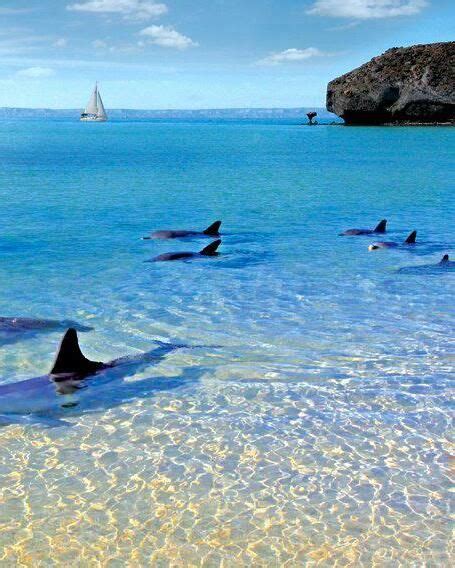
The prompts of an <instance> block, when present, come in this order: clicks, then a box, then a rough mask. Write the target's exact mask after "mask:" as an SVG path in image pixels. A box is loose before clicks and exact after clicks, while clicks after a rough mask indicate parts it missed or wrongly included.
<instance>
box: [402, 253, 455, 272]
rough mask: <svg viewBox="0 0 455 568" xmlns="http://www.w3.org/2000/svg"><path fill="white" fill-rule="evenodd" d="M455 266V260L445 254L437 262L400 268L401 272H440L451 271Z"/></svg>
mask: <svg viewBox="0 0 455 568" xmlns="http://www.w3.org/2000/svg"><path fill="white" fill-rule="evenodd" d="M454 268H455V261H453V260H450V259H449V255H448V254H445V255H444V256H443V257H442V258H441V260H440V261H439V262H437V263H436V264H421V265H418V266H404V267H402V268H400V269H399V270H398V272H400V273H401V274H440V273H441V272H445V271H447V272H451V271H452V269H454Z"/></svg>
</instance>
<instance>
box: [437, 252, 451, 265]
mask: <svg viewBox="0 0 455 568" xmlns="http://www.w3.org/2000/svg"><path fill="white" fill-rule="evenodd" d="M446 262H449V255H448V254H445V255H444V256H443V257H442V258H441V260H440V261H439V264H445V263H446Z"/></svg>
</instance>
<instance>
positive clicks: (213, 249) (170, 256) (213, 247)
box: [151, 239, 221, 262]
mask: <svg viewBox="0 0 455 568" xmlns="http://www.w3.org/2000/svg"><path fill="white" fill-rule="evenodd" d="M220 244H221V239H218V240H217V241H213V242H212V243H210V244H209V245H207V246H206V247H205V248H203V249H202V250H201V251H199V252H166V253H164V254H160V255H158V256H156V257H155V258H153V259H152V260H151V262H163V261H166V260H188V259H190V258H197V257H199V256H218V254H219V253H218V252H217V249H218V247H219V246H220Z"/></svg>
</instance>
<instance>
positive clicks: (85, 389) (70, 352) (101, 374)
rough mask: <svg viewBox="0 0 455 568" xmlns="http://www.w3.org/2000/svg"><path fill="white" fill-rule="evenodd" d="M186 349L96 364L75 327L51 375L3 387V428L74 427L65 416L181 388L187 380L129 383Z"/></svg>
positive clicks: (161, 349)
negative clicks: (84, 350)
mask: <svg viewBox="0 0 455 568" xmlns="http://www.w3.org/2000/svg"><path fill="white" fill-rule="evenodd" d="M183 347H185V346H184V345H173V344H167V343H160V342H159V343H158V348H157V349H154V350H153V351H149V352H146V353H141V354H140V355H138V356H127V357H121V358H119V359H114V360H113V361H109V362H107V363H103V362H101V361H90V360H89V359H87V358H86V357H85V356H84V355H83V353H82V351H81V349H80V347H79V342H78V337H77V332H76V330H75V329H74V328H70V329H68V330H67V332H66V333H65V335H64V337H63V339H62V341H61V343H60V347H59V349H58V352H57V355H56V357H55V361H54V364H53V366H52V369H51V371H50V373H49V374H47V375H43V376H40V377H35V378H32V379H26V380H24V381H20V382H16V383H9V384H5V385H0V424H12V423H19V424H30V423H42V424H43V425H47V426H57V425H63V424H68V423H66V422H65V421H64V420H62V418H64V417H65V416H69V415H71V414H83V413H85V412H90V411H95V410H102V409H106V408H111V407H112V406H117V405H119V404H123V403H124V402H127V401H128V400H131V399H133V398H138V397H140V396H145V395H146V393H152V392H153V390H160V389H164V388H175V386H179V385H180V384H182V383H183V382H184V381H183V379H184V377H182V378H179V377H178V378H176V379H175V378H174V379H167V378H162V379H159V380H158V383H156V381H155V379H154V378H150V379H144V380H141V381H137V382H130V383H128V382H125V379H126V378H127V377H131V376H133V375H135V374H136V373H138V372H139V371H141V370H144V369H146V368H147V367H149V366H150V365H151V364H152V363H154V362H155V363H157V362H159V361H160V360H162V359H163V358H164V357H165V356H166V355H167V354H168V353H171V352H172V351H174V350H176V349H179V348H183ZM118 387H120V388H118ZM95 388H96V389H97V390H96V391H95V390H94V389H95ZM117 391H118V392H117Z"/></svg>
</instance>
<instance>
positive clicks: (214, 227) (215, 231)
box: [203, 221, 221, 237]
mask: <svg viewBox="0 0 455 568" xmlns="http://www.w3.org/2000/svg"><path fill="white" fill-rule="evenodd" d="M220 227H221V221H215V222H214V223H212V224H211V225H210V227H207V229H205V231H203V233H204V235H211V236H213V237H216V236H218V235H219V234H220V233H219V232H220Z"/></svg>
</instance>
